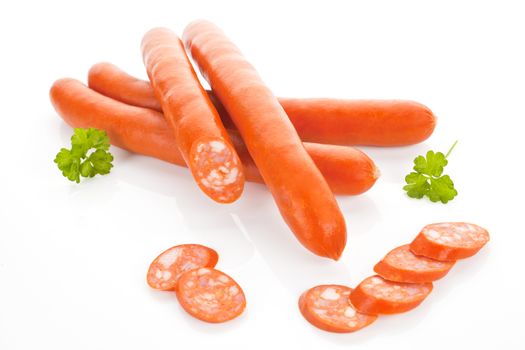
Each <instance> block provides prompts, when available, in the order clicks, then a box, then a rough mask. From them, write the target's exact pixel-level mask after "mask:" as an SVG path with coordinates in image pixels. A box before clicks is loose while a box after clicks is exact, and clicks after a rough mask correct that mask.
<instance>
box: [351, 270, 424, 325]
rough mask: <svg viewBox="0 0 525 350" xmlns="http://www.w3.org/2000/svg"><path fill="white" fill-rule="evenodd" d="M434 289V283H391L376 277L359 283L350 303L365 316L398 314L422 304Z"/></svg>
mask: <svg viewBox="0 0 525 350" xmlns="http://www.w3.org/2000/svg"><path fill="white" fill-rule="evenodd" d="M432 288H433V286H432V283H401V282H391V281H387V280H385V279H383V278H382V277H380V276H377V275H375V276H371V277H368V278H366V279H364V280H363V281H362V282H361V283H359V285H358V286H357V287H356V288H355V289H354V290H353V291H352V293H350V302H351V303H352V304H353V305H354V307H355V308H356V309H357V310H358V311H360V312H362V313H365V314H371V315H377V314H397V313H401V312H406V311H409V310H412V309H413V308H415V307H416V306H418V305H419V304H421V303H422V302H423V300H425V298H426V297H427V296H428V294H429V293H430V292H431V291H432Z"/></svg>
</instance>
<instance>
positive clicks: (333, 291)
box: [299, 284, 377, 333]
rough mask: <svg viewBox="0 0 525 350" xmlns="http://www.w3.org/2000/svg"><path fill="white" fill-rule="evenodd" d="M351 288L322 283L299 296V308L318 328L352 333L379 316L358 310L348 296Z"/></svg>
mask: <svg viewBox="0 0 525 350" xmlns="http://www.w3.org/2000/svg"><path fill="white" fill-rule="evenodd" d="M351 292H352V289H351V288H348V287H345V286H340V285H334V284H330V285H321V286H316V287H313V288H311V289H309V290H307V291H306V292H304V293H303V294H302V295H301V297H300V298H299V310H301V314H302V315H303V316H304V318H305V319H306V320H307V321H308V322H310V323H311V324H312V325H314V326H315V327H317V328H320V329H322V330H325V331H328V332H335V333H350V332H355V331H358V330H360V329H361V328H364V327H366V326H368V325H369V324H371V323H372V322H374V321H375V320H376V319H377V316H374V315H366V314H363V313H360V312H359V311H356V309H355V308H354V307H353V306H352V304H351V303H350V301H349V299H348V297H349V295H350V293H351Z"/></svg>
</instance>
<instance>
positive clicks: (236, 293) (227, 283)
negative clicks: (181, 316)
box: [176, 267, 246, 323]
mask: <svg viewBox="0 0 525 350" xmlns="http://www.w3.org/2000/svg"><path fill="white" fill-rule="evenodd" d="M176 293H177V299H178V300H179V302H180V304H181V306H182V308H183V309H184V310H185V311H186V312H187V313H189V314H190V315H192V316H193V317H195V318H197V319H199V320H202V321H205V322H211V323H219V322H226V321H229V320H231V319H233V318H235V317H237V316H239V315H240V314H241V313H242V312H243V311H244V308H245V307H246V298H245V296H244V292H243V291H242V289H241V287H240V286H239V285H238V284H237V282H235V281H234V280H233V279H232V278H231V277H230V276H228V275H227V274H225V273H224V272H221V271H219V270H215V269H211V268H205V267H203V268H200V269H195V270H190V271H187V272H185V273H183V274H182V275H181V276H180V278H179V287H178V289H177V292H176Z"/></svg>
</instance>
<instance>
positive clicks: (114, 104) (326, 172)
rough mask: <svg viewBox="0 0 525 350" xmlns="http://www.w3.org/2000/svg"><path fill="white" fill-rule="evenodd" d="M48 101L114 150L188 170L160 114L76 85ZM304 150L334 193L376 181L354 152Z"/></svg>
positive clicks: (247, 161)
mask: <svg viewBox="0 0 525 350" xmlns="http://www.w3.org/2000/svg"><path fill="white" fill-rule="evenodd" d="M50 97H51V102H52V103H53V106H54V107H55V109H56V111H57V112H58V114H59V115H60V116H61V117H62V118H63V119H64V120H65V121H66V122H67V123H68V124H69V125H71V126H72V127H78V128H82V127H83V128H87V127H93V128H98V129H102V130H105V131H106V132H107V133H108V135H109V139H110V142H111V143H112V144H113V145H115V146H118V147H121V148H124V149H126V150H128V151H130V152H134V153H138V154H143V155H146V156H150V157H154V158H157V159H161V160H164V161H167V162H170V163H173V164H177V165H181V166H186V163H185V162H184V159H183V158H182V156H181V154H180V152H179V150H178V147H177V143H176V139H175V137H174V136H173V133H172V132H171V130H170V129H169V127H168V125H167V122H166V121H165V120H164V117H163V116H162V114H160V113H159V112H156V111H154V110H151V109H148V108H141V107H135V106H130V105H127V104H125V103H122V102H119V101H116V100H113V99H111V98H109V97H106V96H103V95H101V94H99V93H97V92H95V91H93V90H91V89H89V88H88V87H86V86H85V85H84V84H82V83H81V82H79V81H77V80H74V79H60V80H57V81H56V82H55V83H54V84H53V86H52V88H51V91H50ZM229 132H230V137H231V141H232V142H233V145H234V146H235V149H236V150H237V154H238V155H239V157H240V159H241V162H242V164H243V167H244V173H245V175H246V179H247V180H248V181H252V182H258V183H264V181H263V179H262V177H261V175H260V173H259V170H258V169H257V167H256V166H255V163H254V162H253V160H252V159H251V157H250V154H249V153H248V150H247V149H246V146H245V145H244V142H243V141H242V138H241V137H240V136H239V135H238V133H237V132H235V131H233V130H230V131H229ZM304 147H305V148H306V150H307V152H308V154H310V156H311V157H312V159H313V160H314V162H315V163H316V165H317V167H318V168H319V170H320V171H321V173H322V174H323V176H324V177H325V178H326V180H327V182H328V184H329V185H330V187H331V189H332V190H333V191H334V192H335V193H338V194H346V195H356V194H359V193H363V192H365V191H367V190H368V189H369V188H370V187H372V185H373V184H374V183H375V181H376V179H377V178H378V176H379V170H378V169H377V168H376V166H375V164H374V162H373V161H372V160H371V159H370V158H369V157H368V156H367V155H366V154H364V153H363V152H361V151H359V150H357V149H355V148H351V147H345V146H332V145H322V144H316V143H307V142H305V143H304Z"/></svg>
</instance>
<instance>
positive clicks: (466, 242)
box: [410, 222, 490, 261]
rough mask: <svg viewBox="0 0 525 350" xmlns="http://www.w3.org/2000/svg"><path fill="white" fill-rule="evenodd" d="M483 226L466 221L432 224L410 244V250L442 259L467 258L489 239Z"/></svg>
mask: <svg viewBox="0 0 525 350" xmlns="http://www.w3.org/2000/svg"><path fill="white" fill-rule="evenodd" d="M489 239H490V237H489V233H488V232H487V230H485V229H484V228H483V227H480V226H478V225H474V224H469V223H466V222H442V223H438V224H430V225H427V226H425V227H423V229H422V230H421V232H420V233H419V235H418V236H417V237H416V239H414V241H413V242H412V243H411V244H410V250H411V251H412V253H414V254H416V255H423V256H426V257H428V258H431V259H436V260H441V261H455V260H458V259H465V258H468V257H470V256H472V255H474V254H476V253H477V252H478V251H479V250H480V249H481V248H482V247H483V246H484V245H485V244H486V243H487V242H488V241H489Z"/></svg>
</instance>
